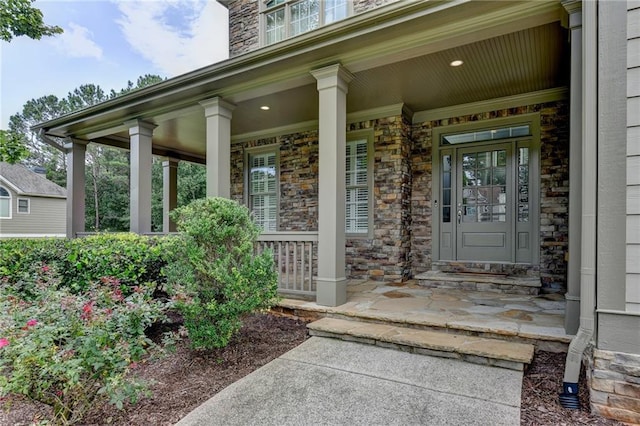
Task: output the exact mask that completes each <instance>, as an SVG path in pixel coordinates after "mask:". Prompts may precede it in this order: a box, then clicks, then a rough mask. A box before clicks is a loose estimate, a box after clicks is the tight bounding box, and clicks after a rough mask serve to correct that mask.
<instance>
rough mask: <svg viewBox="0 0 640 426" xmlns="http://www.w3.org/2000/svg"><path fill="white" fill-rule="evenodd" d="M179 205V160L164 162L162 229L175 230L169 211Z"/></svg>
mask: <svg viewBox="0 0 640 426" xmlns="http://www.w3.org/2000/svg"><path fill="white" fill-rule="evenodd" d="M177 206H178V160H173V159H169V160H168V161H163V162H162V231H163V232H165V233H166V232H175V231H176V224H175V222H174V221H172V220H171V219H170V218H169V212H170V211H171V210H173V209H175V208H176V207H177Z"/></svg>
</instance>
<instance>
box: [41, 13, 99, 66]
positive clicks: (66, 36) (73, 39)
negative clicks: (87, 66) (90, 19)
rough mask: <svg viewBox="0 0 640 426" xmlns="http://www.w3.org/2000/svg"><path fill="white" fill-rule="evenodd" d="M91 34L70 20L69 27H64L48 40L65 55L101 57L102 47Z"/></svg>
mask: <svg viewBox="0 0 640 426" xmlns="http://www.w3.org/2000/svg"><path fill="white" fill-rule="evenodd" d="M92 36H93V34H92V33H91V31H89V30H88V29H87V28H85V27H83V26H81V25H78V24H75V23H73V22H70V23H69V27H68V28H65V29H64V33H62V34H61V35H59V36H57V37H54V38H52V39H50V41H51V43H53V45H54V46H55V47H56V49H58V50H59V51H60V52H62V53H64V54H65V55H66V56H69V57H72V58H96V59H102V48H101V47H100V46H98V45H97V44H96V42H94V41H93V40H92V39H91V37H92Z"/></svg>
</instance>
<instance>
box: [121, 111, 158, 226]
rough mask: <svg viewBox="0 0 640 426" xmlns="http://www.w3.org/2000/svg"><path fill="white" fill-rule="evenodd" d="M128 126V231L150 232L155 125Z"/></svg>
mask: <svg viewBox="0 0 640 426" xmlns="http://www.w3.org/2000/svg"><path fill="white" fill-rule="evenodd" d="M125 124H127V125H128V126H129V137H130V139H131V145H130V159H129V161H130V169H131V172H130V179H131V193H130V202H129V209H130V231H131V232H135V233H137V234H144V233H146V232H151V168H152V167H153V154H152V136H153V129H155V128H156V125H155V124H152V123H147V122H145V121H141V120H134V121H131V122H128V123H125Z"/></svg>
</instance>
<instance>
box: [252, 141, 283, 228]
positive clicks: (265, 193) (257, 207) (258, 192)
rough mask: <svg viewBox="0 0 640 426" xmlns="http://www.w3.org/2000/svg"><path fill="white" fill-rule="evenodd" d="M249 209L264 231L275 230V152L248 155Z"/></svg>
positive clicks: (276, 169) (276, 181)
mask: <svg viewBox="0 0 640 426" xmlns="http://www.w3.org/2000/svg"><path fill="white" fill-rule="evenodd" d="M248 195H249V200H248V201H249V209H250V210H251V212H252V213H253V217H254V220H255V222H256V224H257V225H258V226H260V227H261V228H262V229H263V230H265V231H275V230H276V229H277V217H278V168H277V155H276V153H275V152H265V153H256V154H250V155H249V191H248Z"/></svg>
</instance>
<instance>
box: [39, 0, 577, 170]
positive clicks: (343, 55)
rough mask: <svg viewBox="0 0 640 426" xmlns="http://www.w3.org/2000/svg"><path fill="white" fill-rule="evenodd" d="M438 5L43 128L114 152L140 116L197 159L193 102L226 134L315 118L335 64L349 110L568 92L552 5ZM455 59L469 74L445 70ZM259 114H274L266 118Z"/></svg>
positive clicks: (199, 123) (170, 144)
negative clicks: (326, 74)
mask: <svg viewBox="0 0 640 426" xmlns="http://www.w3.org/2000/svg"><path fill="white" fill-rule="evenodd" d="M401 3H404V2H401ZM410 3H412V2H410ZM415 3H423V2H415ZM424 3H426V2H424ZM462 3H464V4H462ZM392 5H393V4H392ZM434 5H435V7H434V6H432V8H431V9H428V8H425V7H417V6H416V5H415V4H413V3H412V7H411V8H409V7H406V6H405V7H403V8H399V7H395V8H390V7H385V8H381V9H385V10H387V9H388V11H387V12H386V13H388V14H390V15H392V14H391V11H393V12H394V13H396V14H398V16H395V15H394V19H395V20H393V19H390V20H387V21H384V20H380V21H376V20H375V19H370V17H369V16H368V15H369V14H363V15H360V16H358V17H354V18H357V19H353V21H355V24H354V23H350V22H346V21H351V20H346V21H345V23H342V24H340V25H333V26H328V28H325V29H323V30H318V31H317V32H316V31H314V32H312V33H309V34H306V35H305V36H303V37H299V38H296V39H295V40H293V41H291V42H289V43H284V44H283V45H281V46H280V45H277V46H275V47H271V48H266V49H260V50H259V51H256V52H252V53H250V54H247V55H243V56H241V57H237V58H232V59H230V60H228V61H225V62H223V63H220V64H215V65H213V66H211V67H207V68H204V69H202V70H198V71H195V72H193V73H190V74H186V75H184V76H181V77H176V78H175V79H171V80H168V81H167V82H164V83H160V84H158V85H156V86H152V87H150V88H148V89H142V90H140V91H138V92H137V93H136V92H134V93H133V94H131V95H130V96H125V97H123V98H122V99H116V100H114V101H109V102H106V103H104V104H101V105H98V106H95V107H91V108H88V109H86V110H83V111H80V112H78V113H74V114H71V115H69V116H67V117H62V118H60V119H57V120H52V121H51V122H49V123H44V124H43V125H41V127H44V128H46V129H47V132H48V133H49V134H51V135H56V136H67V135H73V136H74V137H77V138H82V139H87V140H97V139H100V142H101V143H106V144H109V141H110V140H114V142H115V141H118V142H117V143H114V145H119V146H121V145H122V140H123V139H126V138H127V131H126V130H127V129H126V128H125V126H124V125H123V124H122V123H124V122H125V121H127V120H129V119H132V118H142V119H145V120H151V121H154V122H155V123H156V124H158V128H157V129H156V130H155V132H154V145H155V146H156V148H157V149H158V151H159V152H160V151H163V152H174V151H175V152H176V153H182V154H183V155H184V156H189V155H192V156H194V158H201V157H202V156H203V155H204V154H205V152H204V150H205V146H204V145H205V144H204V140H205V135H204V129H205V125H204V116H203V113H202V110H201V108H200V107H199V106H198V105H197V101H199V100H203V99H207V98H210V97H213V96H222V97H224V98H226V99H229V100H230V101H232V102H234V103H236V104H237V105H238V107H237V109H236V110H235V111H234V117H233V120H232V133H233V134H239V133H250V132H256V131H259V130H260V129H268V128H273V127H281V126H286V125H291V124H292V123H299V122H305V121H309V120H315V119H317V105H318V103H317V98H318V94H317V90H316V88H315V80H314V79H313V77H312V76H311V75H310V74H309V71H310V70H311V69H314V68H318V67H320V66H322V65H326V64H330V63H336V62H341V63H342V64H343V65H345V66H346V68H347V69H349V70H350V71H352V72H353V73H354V74H355V77H356V78H355V80H354V81H353V82H352V83H351V85H350V87H349V94H348V101H347V104H348V111H349V112H355V111H360V110H365V109H371V108H376V107H380V106H383V105H390V104H396V103H405V104H406V105H408V106H409V108H410V109H412V110H413V111H417V110H427V109H433V108H442V107H446V106H450V105H456V104H460V103H469V102H475V101H479V100H485V99H490V98H495V97H501V96H510V95H514V94H518V93H524V92H532V91H537V90H544V89H548V88H552V87H558V86H562V85H565V84H566V72H565V71H566V70H565V68H568V67H566V66H565V65H566V64H565V62H564V58H565V57H566V54H565V50H566V36H565V34H564V30H563V29H562V28H561V27H560V25H559V20H560V17H561V7H560V6H559V3H557V2H524V3H522V2H518V3H507V4H506V3H504V2H472V3H465V2H457V1H454V2H436V3H434ZM438 8H440V10H436V11H435V12H434V10H435V9H438ZM398 10H400V12H403V13H405V14H404V15H402V14H401V13H400V12H398ZM407 11H409V12H410V13H409V12H407ZM365 15H366V16H365ZM383 15H384V14H383ZM373 16H374V18H375V16H376V15H373ZM343 27H345V28H347V30H344V28H343ZM351 27H353V28H351ZM316 33H317V34H316ZM271 51H276V53H277V54H270V53H271ZM458 58H459V59H462V60H464V61H465V64H464V65H463V66H462V67H459V68H455V69H454V68H451V67H449V65H448V64H449V62H450V61H451V60H452V59H458ZM261 105H269V106H270V107H271V109H270V110H269V111H267V112H266V113H265V112H263V111H261V110H260V109H259V107H260V106H261Z"/></svg>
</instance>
